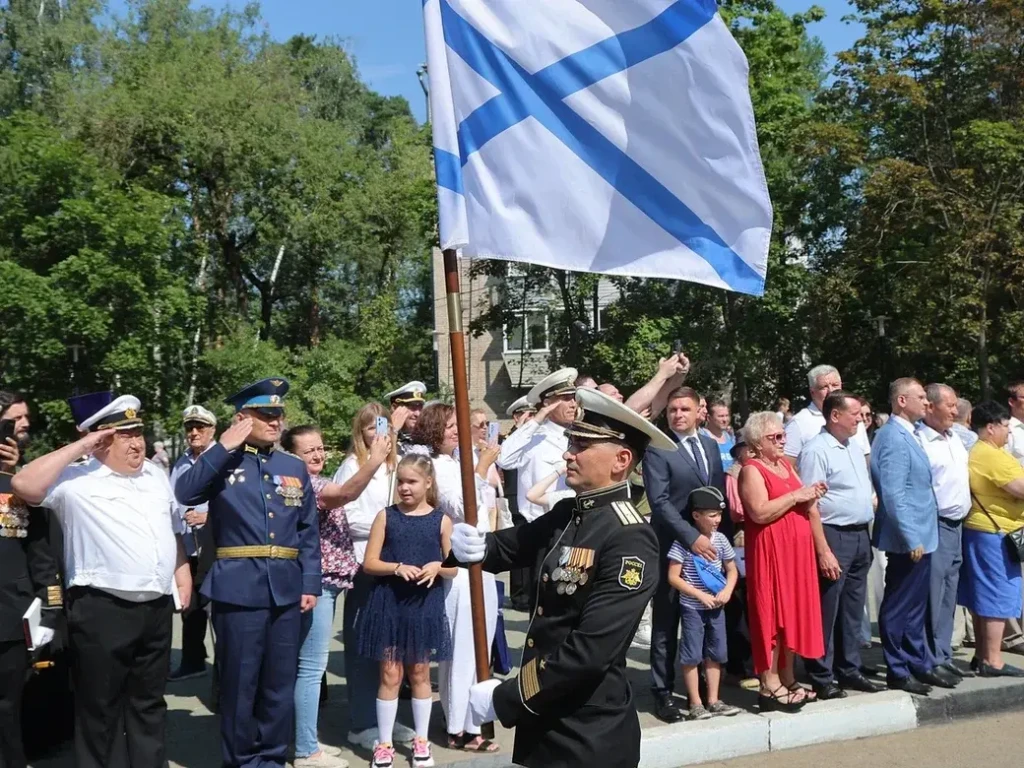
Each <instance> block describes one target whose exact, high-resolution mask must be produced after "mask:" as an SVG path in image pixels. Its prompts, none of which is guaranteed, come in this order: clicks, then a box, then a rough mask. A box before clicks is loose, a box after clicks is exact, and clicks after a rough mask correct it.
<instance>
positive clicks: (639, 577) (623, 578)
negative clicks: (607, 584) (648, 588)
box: [619, 556, 647, 592]
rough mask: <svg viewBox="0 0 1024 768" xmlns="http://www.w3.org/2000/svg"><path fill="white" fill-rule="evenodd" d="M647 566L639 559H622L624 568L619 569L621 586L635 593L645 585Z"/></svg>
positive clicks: (630, 557)
mask: <svg viewBox="0 0 1024 768" xmlns="http://www.w3.org/2000/svg"><path fill="white" fill-rule="evenodd" d="M646 566H647V563H645V562H644V561H643V560H641V559H640V558H639V557H633V556H629V557H624V558H622V567H621V568H619V584H621V585H622V586H623V587H625V588H626V589H628V590H629V591H630V592H635V591H636V590H638V589H640V586H641V585H642V584H643V583H644V568H645V567H646Z"/></svg>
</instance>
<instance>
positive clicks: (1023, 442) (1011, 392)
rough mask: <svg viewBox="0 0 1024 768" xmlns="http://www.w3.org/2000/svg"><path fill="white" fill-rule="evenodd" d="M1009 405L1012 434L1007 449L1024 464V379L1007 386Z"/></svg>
mask: <svg viewBox="0 0 1024 768" xmlns="http://www.w3.org/2000/svg"><path fill="white" fill-rule="evenodd" d="M1006 395H1007V398H1006V399H1007V405H1008V406H1009V407H1010V436H1009V437H1008V438H1007V440H1006V450H1008V451H1009V452H1010V454H1011V455H1012V456H1013V458H1015V459H1016V460H1017V461H1019V462H1020V463H1021V464H1024V381H1014V382H1011V384H1010V386H1008V387H1007V388H1006Z"/></svg>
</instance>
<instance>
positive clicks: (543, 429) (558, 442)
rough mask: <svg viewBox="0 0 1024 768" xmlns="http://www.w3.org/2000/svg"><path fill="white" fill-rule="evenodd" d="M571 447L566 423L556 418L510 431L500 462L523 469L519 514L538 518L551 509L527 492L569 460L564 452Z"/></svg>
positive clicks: (520, 473) (520, 471)
mask: <svg viewBox="0 0 1024 768" xmlns="http://www.w3.org/2000/svg"><path fill="white" fill-rule="evenodd" d="M510 443H511V445H509V444H510ZM568 447H569V438H567V437H566V436H565V427H562V426H559V425H558V424H555V423H554V422H552V421H545V422H544V423H543V424H537V422H536V421H531V422H530V423H528V424H525V425H523V427H522V428H520V429H517V430H516V431H515V432H513V433H512V434H511V435H509V436H508V439H507V440H505V443H504V444H503V445H502V447H501V454H500V455H499V456H498V466H499V467H501V468H502V469H518V470H519V485H518V488H517V494H518V499H519V514H520V515H522V516H523V517H524V518H526V520H527V522H532V521H534V520H536V519H537V518H538V517H540V516H541V515H543V514H544V513H545V512H547V509H545V508H544V507H542V506H539V505H537V504H533V503H532V502H531V501H530V500H529V499H527V498H526V494H527V493H528V492H529V490H530V489H531V488H533V486H535V485H536V484H537V483H538V482H540V481H541V480H543V479H544V478H545V477H547V476H548V475H550V474H551V473H552V472H554V471H555V468H556V467H557V466H558V465H559V464H561V463H562V462H564V461H565V459H563V458H562V456H563V455H564V454H565V451H566V449H567V448H568ZM572 495H575V494H572Z"/></svg>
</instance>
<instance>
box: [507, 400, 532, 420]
mask: <svg viewBox="0 0 1024 768" xmlns="http://www.w3.org/2000/svg"><path fill="white" fill-rule="evenodd" d="M535 410H537V406H535V405H534V404H533V403H531V402H530V396H529V395H523V396H522V397H520V398H519V399H518V400H516V401H515V402H514V403H512V405H510V406H509V407H508V408H506V409H505V415H506V416H515V415H516V414H517V413H519V412H520V411H535Z"/></svg>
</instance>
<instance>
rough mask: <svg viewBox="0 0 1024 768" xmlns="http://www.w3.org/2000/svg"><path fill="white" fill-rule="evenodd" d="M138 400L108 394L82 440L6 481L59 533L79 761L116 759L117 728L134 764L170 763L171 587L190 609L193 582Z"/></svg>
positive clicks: (91, 765)
mask: <svg viewBox="0 0 1024 768" xmlns="http://www.w3.org/2000/svg"><path fill="white" fill-rule="evenodd" d="M139 408H140V405H139V401H138V400H137V399H136V398H134V397H131V396H130V395H125V396H122V397H119V398H117V399H116V400H114V401H113V402H111V403H110V404H109V405H107V406H105V407H102V408H100V409H99V410H98V411H97V412H96V413H94V414H93V415H92V416H90V417H88V418H87V419H85V420H84V421H83V422H82V423H81V424H80V425H79V426H78V428H79V431H88V433H87V434H86V435H85V436H84V437H83V438H82V439H80V440H78V441H77V442H75V443H72V444H71V445H67V446H65V447H63V448H60V449H58V450H56V451H53V452H52V453H48V454H46V455H45V456H42V457H40V458H38V459H36V460H35V461H33V462H32V463H30V464H29V465H28V466H26V467H25V468H24V470H22V472H20V473H19V474H18V475H17V476H16V477H15V478H14V480H13V485H14V488H15V490H16V492H17V493H18V495H19V496H21V497H22V498H23V499H25V501H26V502H28V503H29V504H34V505H40V506H45V507H48V508H50V509H51V510H53V511H54V512H55V513H56V514H57V516H58V517H59V519H60V522H61V527H62V528H63V531H64V560H65V578H66V582H67V592H66V599H65V604H66V606H67V617H68V631H69V638H70V642H71V649H72V651H73V662H72V680H73V683H74V688H75V758H76V764H77V765H78V766H79V768H107V767H108V766H110V765H111V764H113V763H115V762H117V761H116V760H114V759H112V758H113V757H114V755H113V754H112V753H113V752H114V745H115V743H116V741H117V740H118V739H119V735H120V734H119V733H118V730H119V728H122V727H123V729H124V736H125V741H126V743H127V750H128V761H129V763H130V764H131V765H133V766H163V765H166V763H167V755H166V749H165V744H164V741H165V740H164V734H165V727H166V715H167V704H166V702H165V701H164V686H165V684H166V679H167V669H168V666H169V664H170V653H171V616H172V614H173V612H174V600H173V598H172V593H173V592H174V589H175V587H177V593H178V595H180V600H181V603H182V608H187V607H188V604H189V600H190V598H191V595H192V578H191V575H190V573H189V567H188V559H187V558H186V556H185V550H184V547H183V546H182V543H181V538H180V536H178V535H176V533H177V532H178V530H179V529H178V517H177V513H176V511H175V508H174V496H173V494H172V492H171V486H170V483H169V481H168V479H167V475H166V474H165V473H164V472H163V470H161V469H160V468H159V467H157V466H156V465H154V464H153V463H152V462H148V461H146V457H145V451H146V443H145V439H144V438H143V434H142V420H141V419H140V418H139V415H138V414H139ZM82 456H88V457H89V458H88V459H87V460H85V461H79V459H80V458H81V457H82Z"/></svg>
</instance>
